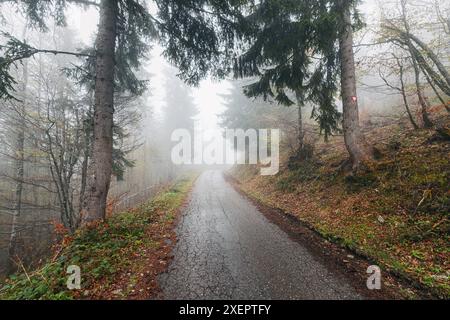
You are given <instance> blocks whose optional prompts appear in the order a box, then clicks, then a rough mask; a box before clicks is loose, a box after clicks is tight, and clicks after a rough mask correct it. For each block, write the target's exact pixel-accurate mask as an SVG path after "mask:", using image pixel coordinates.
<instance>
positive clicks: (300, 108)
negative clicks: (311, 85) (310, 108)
mask: <svg viewBox="0 0 450 320" xmlns="http://www.w3.org/2000/svg"><path fill="white" fill-rule="evenodd" d="M295 95H296V98H297V108H298V119H297V123H298V137H297V139H298V151H299V152H301V151H302V150H303V148H304V146H305V131H304V128H303V102H302V99H301V97H300V93H299V92H296V93H295Z"/></svg>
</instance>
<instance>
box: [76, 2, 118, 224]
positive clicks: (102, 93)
mask: <svg viewBox="0 0 450 320" xmlns="http://www.w3.org/2000/svg"><path fill="white" fill-rule="evenodd" d="M117 15H118V2H117V0H102V1H101V3H100V23H99V27H98V28H99V30H98V35H97V41H96V50H97V53H96V80H95V107H94V142H93V153H92V161H91V164H90V166H91V168H90V170H89V171H90V176H89V182H88V188H87V190H86V198H85V201H84V202H85V203H84V206H83V207H84V208H83V210H82V225H86V224H88V223H90V222H93V221H98V220H102V219H104V218H105V210H106V199H107V196H108V191H109V185H110V182H111V173H112V148H113V113H114V69H115V61H114V58H115V45H116V35H117Z"/></svg>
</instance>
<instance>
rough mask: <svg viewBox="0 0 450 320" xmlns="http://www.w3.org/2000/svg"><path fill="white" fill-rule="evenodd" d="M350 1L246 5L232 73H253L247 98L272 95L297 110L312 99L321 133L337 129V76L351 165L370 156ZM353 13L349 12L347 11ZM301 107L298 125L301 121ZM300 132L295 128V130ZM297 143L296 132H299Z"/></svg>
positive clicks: (270, 1) (356, 19)
mask: <svg viewBox="0 0 450 320" xmlns="http://www.w3.org/2000/svg"><path fill="white" fill-rule="evenodd" d="M357 3H358V1H356V0H327V1H323V0H312V1H309V0H308V1H306V0H304V1H302V0H300V1H299V0H286V1H276V0H262V1H260V2H258V4H256V5H254V4H252V5H251V6H250V7H249V12H250V14H249V15H248V16H247V23H250V24H252V25H253V28H248V27H247V28H246V30H249V33H247V36H248V39H249V42H248V43H249V45H248V46H247V47H246V48H245V50H244V53H243V54H241V55H240V56H239V58H237V59H236V63H235V66H234V70H235V76H236V77H239V78H243V77H254V76H256V77H258V81H257V82H255V83H254V84H252V85H250V86H248V87H247V88H246V94H247V95H248V96H250V97H253V96H263V97H264V98H268V97H273V98H274V99H275V100H276V101H278V102H279V103H281V104H285V105H293V104H294V103H295V101H293V100H292V99H291V98H290V97H289V94H288V92H289V91H291V92H293V93H294V94H295V95H294V96H295V97H296V100H297V101H296V102H297V104H298V106H299V109H301V107H302V106H303V104H304V103H305V101H310V102H313V103H314V104H315V108H314V109H313V113H312V117H313V118H315V119H316V120H317V121H318V123H319V125H320V128H321V129H322V133H324V134H325V137H327V136H328V135H330V134H332V133H333V132H334V131H336V130H337V129H338V125H339V119H340V114H339V112H338V111H337V108H336V106H335V102H334V101H335V95H336V93H337V91H338V84H339V81H338V80H339V79H340V84H341V96H342V104H343V131H344V137H345V144H346V147H347V150H348V152H349V154H350V160H351V162H352V166H353V169H355V170H356V169H359V168H360V167H361V166H362V165H363V164H365V163H367V162H368V161H369V160H370V158H371V151H370V150H369V148H368V147H367V144H366V142H365V139H364V136H363V134H362V132H361V129H360V126H359V115H358V99H357V94H356V76H355V62H354V53H353V30H354V29H357V28H358V27H360V26H361V25H362V23H361V21H360V19H359V16H358V14H357V10H356V5H357ZM352 13H353V14H352ZM301 121H302V119H301V111H300V112H299V126H301ZM300 132H301V131H300ZM299 141H300V146H301V145H302V134H301V133H300V137H299Z"/></svg>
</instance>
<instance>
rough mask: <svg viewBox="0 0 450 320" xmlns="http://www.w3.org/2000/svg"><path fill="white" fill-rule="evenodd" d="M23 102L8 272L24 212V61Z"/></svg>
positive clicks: (24, 71)
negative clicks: (20, 218)
mask: <svg viewBox="0 0 450 320" xmlns="http://www.w3.org/2000/svg"><path fill="white" fill-rule="evenodd" d="M25 37H26V27H25V28H24V31H23V37H22V38H23V39H25ZM22 77H23V79H22V103H21V104H20V108H19V114H17V123H16V128H15V129H16V130H17V131H18V133H17V137H16V142H15V150H14V151H15V157H14V170H15V172H14V175H15V176H14V179H15V184H16V185H15V199H14V212H13V216H12V221H11V232H10V238H9V247H8V257H9V261H8V270H7V271H8V273H12V272H13V271H14V269H15V265H14V258H15V257H16V248H17V238H18V232H17V225H18V223H19V217H20V214H21V212H22V195H23V179H24V161H25V154H24V152H25V150H24V149H25V111H26V103H27V90H28V88H27V87H28V62H27V61H24V62H23V69H22Z"/></svg>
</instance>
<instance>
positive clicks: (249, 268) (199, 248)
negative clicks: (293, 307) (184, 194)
mask: <svg viewBox="0 0 450 320" xmlns="http://www.w3.org/2000/svg"><path fill="white" fill-rule="evenodd" d="M177 235H178V242H177V244H176V246H175V248H174V259H173V261H172V263H171V264H170V266H169V268H168V271H167V272H166V273H164V274H162V275H160V276H159V283H160V286H161V289H162V292H163V296H164V298H165V299H192V300H199V299H211V300H215V299H223V300H227V299H233V300H241V299H248V300H254V299H262V300H265V299H279V300H293V299H362V297H361V296H360V295H359V294H358V293H357V292H356V291H355V289H354V288H353V287H352V286H351V285H350V284H349V282H348V281H347V280H346V279H345V278H344V277H342V275H341V274H340V273H339V271H338V270H329V269H328V268H327V267H326V266H325V265H323V264H322V263H321V262H319V260H318V259H316V258H315V257H314V256H313V254H312V253H310V252H309V251H308V250H307V249H306V248H305V247H304V246H302V245H301V244H300V243H298V242H295V241H293V240H292V239H290V238H289V236H288V235H287V234H286V233H285V232H284V231H282V230H281V229H280V228H279V227H278V226H276V225H275V224H273V223H271V222H270V221H269V220H268V219H267V218H266V217H264V215H263V214H262V213H261V212H259V211H258V209H257V208H256V207H255V206H254V205H253V204H252V203H251V202H250V201H249V200H248V199H246V198H245V197H243V196H242V195H240V194H239V193H238V192H237V191H235V190H234V189H233V187H232V186H231V185H230V184H228V183H227V182H226V181H225V179H224V177H223V175H222V172H220V171H207V172H204V173H203V174H202V175H201V176H200V177H199V179H198V180H197V183H196V185H195V187H194V189H193V191H192V195H191V200H190V202H189V204H188V206H187V208H186V210H185V212H184V213H183V216H182V217H181V219H180V222H179V224H178V227H177Z"/></svg>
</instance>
